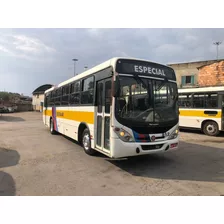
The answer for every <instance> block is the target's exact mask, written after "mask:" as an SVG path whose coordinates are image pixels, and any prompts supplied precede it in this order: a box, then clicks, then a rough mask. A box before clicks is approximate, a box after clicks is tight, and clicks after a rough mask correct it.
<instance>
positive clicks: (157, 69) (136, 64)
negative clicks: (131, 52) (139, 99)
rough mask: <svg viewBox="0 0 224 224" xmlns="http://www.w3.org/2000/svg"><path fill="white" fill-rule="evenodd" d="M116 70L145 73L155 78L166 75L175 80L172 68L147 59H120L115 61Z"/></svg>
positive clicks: (128, 72) (119, 71)
mask: <svg viewBox="0 0 224 224" xmlns="http://www.w3.org/2000/svg"><path fill="white" fill-rule="evenodd" d="M116 72H118V73H123V74H138V75H146V76H152V77H157V78H159V77H160V78H165V77H166V78H167V79H170V80H174V81H176V77H175V73H174V71H173V69H172V68H169V67H166V66H164V65H160V64H156V63H152V62H147V61H137V60H130V59H120V60H118V61H117V65H116Z"/></svg>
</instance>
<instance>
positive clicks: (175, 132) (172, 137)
mask: <svg viewBox="0 0 224 224" xmlns="http://www.w3.org/2000/svg"><path fill="white" fill-rule="evenodd" d="M178 134H179V128H176V129H175V130H174V131H173V132H172V133H171V135H170V136H169V138H168V140H171V139H175V138H177V137H178Z"/></svg>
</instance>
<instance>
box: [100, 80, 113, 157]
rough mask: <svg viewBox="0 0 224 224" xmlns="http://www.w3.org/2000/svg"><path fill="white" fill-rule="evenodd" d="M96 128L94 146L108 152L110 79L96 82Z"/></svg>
mask: <svg viewBox="0 0 224 224" xmlns="http://www.w3.org/2000/svg"><path fill="white" fill-rule="evenodd" d="M96 91H97V92H96V96H97V124H96V126H97V129H96V147H97V148H98V149H100V150H102V151H104V152H107V153H109V152H110V109H111V100H112V98H111V79H105V80H101V81H98V82H97V90H96Z"/></svg>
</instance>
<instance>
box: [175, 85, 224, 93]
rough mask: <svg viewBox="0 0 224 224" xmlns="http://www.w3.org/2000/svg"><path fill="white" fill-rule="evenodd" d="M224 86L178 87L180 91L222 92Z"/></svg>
mask: <svg viewBox="0 0 224 224" xmlns="http://www.w3.org/2000/svg"><path fill="white" fill-rule="evenodd" d="M222 91H224V86H214V87H201V88H186V89H178V92H179V93H200V92H222Z"/></svg>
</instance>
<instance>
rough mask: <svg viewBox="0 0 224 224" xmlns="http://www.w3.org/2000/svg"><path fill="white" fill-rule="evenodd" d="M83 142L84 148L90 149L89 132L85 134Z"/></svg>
mask: <svg viewBox="0 0 224 224" xmlns="http://www.w3.org/2000/svg"><path fill="white" fill-rule="evenodd" d="M82 143H83V147H84V149H85V150H89V147H90V139H89V135H88V134H85V135H84V136H83V139H82Z"/></svg>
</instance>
